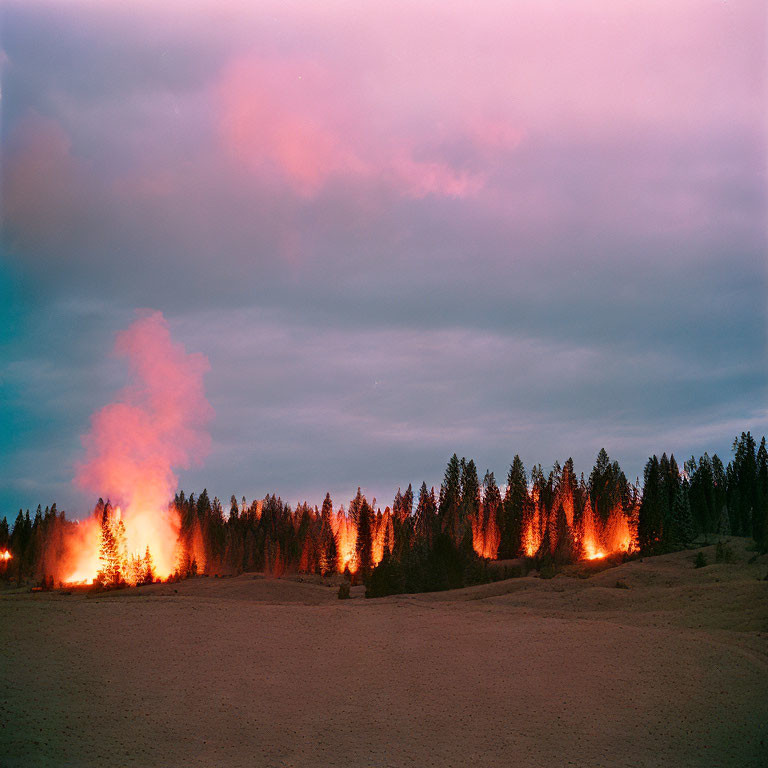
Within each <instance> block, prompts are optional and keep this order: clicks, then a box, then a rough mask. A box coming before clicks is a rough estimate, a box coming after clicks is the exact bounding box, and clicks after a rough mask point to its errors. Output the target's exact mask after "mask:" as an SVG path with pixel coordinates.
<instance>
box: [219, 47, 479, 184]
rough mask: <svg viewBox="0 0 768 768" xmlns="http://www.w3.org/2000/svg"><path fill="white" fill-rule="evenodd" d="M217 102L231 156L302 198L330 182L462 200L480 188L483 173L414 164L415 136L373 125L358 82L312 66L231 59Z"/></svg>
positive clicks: (440, 164) (303, 61)
mask: <svg viewBox="0 0 768 768" xmlns="http://www.w3.org/2000/svg"><path fill="white" fill-rule="evenodd" d="M218 96H219V104H220V120H219V130H220V136H221V139H222V142H223V144H224V147H225V149H226V151H227V152H228V153H229V154H230V156H231V157H232V158H234V159H235V160H236V161H237V162H240V163H242V164H243V165H244V166H245V167H247V168H248V169H249V170H251V171H252V172H254V173H259V174H264V175H270V174H273V173H277V174H279V175H280V176H281V177H282V178H283V179H284V180H285V181H287V182H288V184H290V186H292V187H293V188H294V189H295V190H296V191H297V192H299V193H300V194H302V195H305V196H313V195H314V194H316V193H317V192H318V191H319V190H320V189H321V188H322V187H323V186H324V185H326V184H327V183H329V182H331V181H332V180H334V179H344V180H345V181H353V182H354V181H363V180H373V181H383V182H385V183H387V184H390V185H392V186H393V187H394V188H395V189H396V190H397V191H398V192H399V193H401V194H403V195H405V196H407V197H416V198H420V197H425V196H427V195H437V196H445V197H466V196H468V195H473V194H476V193H477V192H478V191H479V190H480V189H481V188H482V186H483V183H484V177H483V175H482V174H479V173H475V172H472V171H469V170H466V169H462V168H460V167H456V166H455V165H453V164H451V163H450V162H448V161H445V160H441V159H430V160H419V159H416V157H415V153H416V150H417V148H418V143H419V137H414V136H409V135H407V134H406V133H404V132H402V131H399V132H398V130H397V128H396V126H394V125H392V121H391V119H390V124H389V125H387V124H386V123H384V122H383V121H376V120H374V119H373V118H372V116H371V114H370V112H369V111H368V110H367V108H366V103H365V102H366V95H365V93H364V88H363V86H362V83H361V82H360V81H359V80H358V81H355V80H351V81H350V80H348V79H347V78H345V77H344V76H343V75H342V73H341V72H339V71H336V70H333V69H332V68H330V67H327V66H325V65H322V64H320V63H318V62H316V61H313V60H308V59H302V58H287V57H286V58H276V59H270V60H265V59H259V58H253V57H247V58H238V59H236V60H234V61H232V62H231V63H230V64H229V65H228V66H227V67H226V69H225V70H224V72H223V73H222V76H221V79H220V82H219V86H218ZM390 118H391V116H390ZM421 140H422V141H423V139H421Z"/></svg>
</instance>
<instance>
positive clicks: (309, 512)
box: [0, 432, 768, 595]
mask: <svg viewBox="0 0 768 768" xmlns="http://www.w3.org/2000/svg"><path fill="white" fill-rule="evenodd" d="M640 485H642V489H641V488H640ZM173 506H174V507H175V509H176V511H177V512H178V517H179V523H180V530H179V535H178V543H177V551H178V566H177V574H176V576H177V577H178V578H184V577H189V576H194V575H198V574H203V575H208V576H228V575H236V574H239V573H242V572H245V571H257V572H264V573H267V574H270V575H274V576H280V575H282V574H284V573H287V572H293V573H314V574H323V575H329V574H332V573H337V572H341V571H345V570H346V571H348V572H349V574H350V576H351V577H354V578H356V579H361V580H363V581H365V582H366V584H367V585H368V590H369V592H370V593H371V594H373V595H376V594H387V593H392V592H398V591H409V592H411V591H414V592H415V591H422V590H437V589H447V588H452V587H457V586H462V585H466V584H471V583H475V582H477V581H482V580H484V579H486V578H488V569H487V564H488V561H489V560H510V559H514V558H520V557H527V558H532V559H535V560H536V561H537V562H538V563H541V562H545V561H546V562H552V563H555V564H557V563H568V562H573V561H575V560H579V559H581V558H584V557H595V556H603V555H605V554H610V553H613V552H617V551H632V550H634V551H639V552H640V553H645V554H658V553H663V552H668V551H673V550H675V549H680V548H684V547H686V546H689V545H690V544H691V543H692V542H693V541H694V540H695V539H697V538H698V537H701V536H703V537H705V538H706V539H710V538H712V537H717V536H723V535H737V536H747V537H752V538H754V539H755V540H756V541H757V543H758V545H759V546H760V548H761V549H762V550H764V551H768V452H767V451H766V444H765V438H763V439H762V440H761V441H760V444H759V446H758V445H757V443H756V441H755V439H754V438H753V437H752V435H751V434H750V433H749V432H745V433H742V434H741V436H740V437H739V438H737V439H735V440H734V443H733V458H732V459H731V460H730V461H729V463H728V465H727V466H725V465H724V464H723V462H722V461H721V459H720V458H719V457H718V456H717V455H713V456H712V457H710V456H709V455H708V454H706V453H705V454H704V455H703V456H702V457H700V458H699V459H698V460H697V459H696V458H694V457H691V458H690V459H688V460H687V461H685V462H684V464H683V465H682V467H681V466H680V465H679V464H678V462H677V461H676V459H675V457H674V456H673V455H670V456H667V454H666V453H664V454H662V456H661V457H660V458H659V457H657V456H652V457H651V458H649V459H648V462H647V463H646V465H645V469H644V473H643V480H642V484H640V483H634V484H633V483H631V482H629V481H628V480H627V478H626V477H625V475H624V473H623V472H622V470H621V468H620V466H619V464H618V462H616V461H611V460H610V458H609V456H608V454H607V453H606V452H605V450H601V451H600V452H599V454H598V456H597V460H596V462H595V465H594V467H593V469H592V471H591V472H590V474H589V476H588V477H586V478H585V477H584V475H583V474H582V475H579V476H577V474H576V472H575V470H574V465H573V461H572V459H568V460H567V461H566V462H565V463H564V464H563V465H562V466H561V465H560V464H559V463H555V465H554V467H553V468H552V469H551V470H550V471H548V472H545V471H544V470H543V468H542V467H541V466H540V465H535V466H534V467H532V469H531V471H530V472H527V471H526V468H525V466H524V465H523V462H522V460H521V459H520V457H519V456H515V457H514V459H513V461H512V463H511V465H510V467H509V470H508V473H507V476H506V482H505V483H504V485H503V487H499V484H498V483H497V481H496V478H495V476H494V474H493V472H486V473H485V474H484V476H483V478H482V481H481V480H480V477H479V475H478V472H477V468H476V466H475V463H474V461H472V460H471V459H469V460H467V459H463V458H462V459H459V458H458V456H457V455H455V454H454V455H453V456H452V457H451V459H450V460H449V462H448V465H447V467H446V470H445V474H444V477H443V481H442V483H441V485H440V488H439V489H438V490H437V491H436V490H435V488H429V487H428V486H427V485H426V483H422V484H421V487H420V488H419V490H418V492H417V493H415V494H414V492H413V489H412V487H411V486H410V485H409V486H408V487H407V489H406V490H405V491H404V492H403V491H402V490H400V489H398V491H397V493H396V495H395V497H394V500H393V502H392V505H391V506H386V507H385V509H384V510H383V511H382V510H381V509H380V508H379V507H378V506H377V504H376V500H375V499H374V500H373V501H372V502H369V501H368V500H367V499H366V497H365V496H364V495H363V494H362V493H361V491H360V489H358V492H357V494H356V496H355V497H354V498H353V499H352V500H351V501H350V502H349V504H348V506H347V508H346V509H344V508H343V507H339V508H335V507H334V503H333V501H332V499H331V497H330V495H328V494H327V495H326V497H325V499H324V501H323V503H322V505H321V507H320V508H319V509H318V508H317V507H316V506H310V505H309V504H307V503H306V502H305V503H301V504H298V505H297V506H296V507H295V508H292V507H291V506H290V505H289V504H286V503H285V502H283V501H282V499H281V498H280V497H277V496H275V495H271V496H267V497H265V498H264V499H262V500H258V501H254V502H252V503H250V504H247V503H246V500H245V498H242V499H240V500H239V501H238V499H237V498H236V497H235V496H234V495H233V496H232V497H231V499H230V502H229V507H228V509H226V510H225V508H224V506H223V504H222V503H221V502H220V501H219V499H217V498H214V499H210V498H209V496H208V493H207V491H206V490H203V491H202V493H200V494H199V495H198V496H195V495H194V494H190V495H189V496H187V495H186V494H185V493H184V492H183V491H182V492H179V493H178V494H177V495H176V497H175V499H174V500H173ZM94 516H95V517H96V518H98V522H99V524H100V525H101V528H102V535H101V550H100V552H99V559H100V563H101V568H100V571H99V574H98V578H99V581H100V582H101V583H102V584H104V585H107V586H109V585H117V584H119V583H122V582H125V581H127V582H128V583H131V584H141V583H147V582H150V581H153V580H154V578H155V576H154V566H153V563H152V553H151V552H150V551H149V550H148V549H147V550H146V551H145V552H143V553H135V554H132V555H126V553H125V547H124V543H123V538H124V535H125V532H124V529H123V528H122V523H121V522H120V521H119V520H118V521H115V520H114V519H113V517H112V513H111V507H110V504H109V502H104V501H102V500H99V503H98V504H97V506H96V509H95V512H94ZM77 529H78V523H76V522H73V521H71V520H68V519H67V518H66V516H65V513H64V512H59V511H58V509H57V507H56V505H55V504H53V505H52V506H50V507H46V508H45V510H43V509H41V507H40V506H38V508H37V511H36V512H35V514H34V515H33V516H31V515H30V513H29V510H27V511H26V513H23V512H22V511H21V510H19V513H18V515H17V517H16V520H15V522H14V524H13V526H12V527H10V528H9V525H8V522H7V520H6V518H0V553H2V552H3V551H4V550H8V551H9V552H10V555H11V557H10V559H7V560H2V559H0V577H1V578H3V579H5V580H14V581H17V582H19V583H21V582H25V581H33V582H38V583H41V584H49V583H50V582H51V581H52V580H53V579H56V580H59V579H61V578H62V574H61V568H60V564H61V563H62V562H63V561H64V560H65V559H66V556H67V549H68V547H70V546H71V543H72V541H73V540H74V539H75V538H76V532H77Z"/></svg>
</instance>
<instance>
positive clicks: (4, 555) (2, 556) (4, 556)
mask: <svg viewBox="0 0 768 768" xmlns="http://www.w3.org/2000/svg"><path fill="white" fill-rule="evenodd" d="M11 557H12V555H11V553H10V552H9V551H8V550H7V549H4V550H3V551H2V552H0V560H2V561H3V562H8V561H9V560H10V559H11Z"/></svg>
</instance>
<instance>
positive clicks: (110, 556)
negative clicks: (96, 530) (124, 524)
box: [97, 502, 122, 587]
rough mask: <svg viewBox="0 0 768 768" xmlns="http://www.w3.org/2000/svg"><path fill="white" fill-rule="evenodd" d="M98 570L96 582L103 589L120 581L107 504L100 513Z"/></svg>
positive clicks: (116, 550) (115, 546)
mask: <svg viewBox="0 0 768 768" xmlns="http://www.w3.org/2000/svg"><path fill="white" fill-rule="evenodd" d="M99 561H100V566H101V567H100V568H99V573H98V576H97V579H98V581H99V582H100V583H101V584H102V586H105V587H114V586H117V585H118V584H120V582H121V581H122V569H121V563H120V554H119V551H118V542H117V539H116V537H115V533H114V532H113V530H112V512H111V507H110V505H109V502H107V503H106V504H104V505H103V510H102V513H101V545H100V547H99Z"/></svg>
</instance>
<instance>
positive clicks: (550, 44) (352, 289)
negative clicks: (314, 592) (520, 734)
mask: <svg viewBox="0 0 768 768" xmlns="http://www.w3.org/2000/svg"><path fill="white" fill-rule="evenodd" d="M0 13H2V27H1V28H0V66H1V67H2V69H1V72H2V75H1V76H2V114H1V117H0V119H1V127H2V150H3V164H2V214H3V227H2V243H1V247H2V251H1V252H0V514H6V515H8V516H13V515H15V513H16V511H17V510H18V509H19V508H20V507H24V508H27V507H30V508H32V509H34V508H35V507H36V506H37V504H38V503H42V504H43V505H45V504H50V503H51V502H53V501H56V502H57V504H58V506H59V508H62V507H63V508H65V509H66V510H67V511H68V513H69V515H70V516H72V517H78V516H82V515H85V514H86V513H87V512H88V511H89V509H90V508H91V507H92V505H93V502H94V499H93V498H92V496H93V494H92V493H90V494H88V493H85V492H84V490H83V489H82V488H80V487H78V486H77V485H76V484H75V483H74V482H73V479H74V477H75V475H76V471H77V466H78V462H81V461H82V458H83V455H84V450H85V449H84V443H83V436H84V435H86V434H87V433H88V430H89V428H90V424H91V417H92V414H93V413H94V412H96V411H98V410H99V409H101V408H103V407H104V406H106V405H107V404H108V403H110V402H111V401H112V399H113V398H114V397H115V395H116V393H118V392H119V391H120V390H121V388H122V387H123V386H124V385H125V382H126V379H127V376H128V372H127V369H126V363H125V360H123V359H121V358H120V357H119V356H117V355H115V354H114V353H113V347H114V344H115V338H116V335H117V334H118V332H119V331H121V330H123V329H125V328H126V327H128V326H130V325H131V323H132V322H133V321H134V320H135V318H136V317H137V314H136V313H137V310H138V311H142V310H154V311H159V312H161V313H162V314H163V316H164V318H165V321H166V322H167V326H168V328H169V329H170V333H171V336H172V338H173V340H174V343H176V344H181V345H183V348H184V349H185V350H186V351H187V352H188V353H189V354H195V355H203V356H205V357H206V358H207V360H208V365H209V370H208V372H207V373H206V374H205V394H206V397H207V400H208V402H209V403H210V406H211V408H212V416H211V418H210V421H209V430H210V449H209V451H208V453H207V455H206V457H205V458H204V460H203V461H202V462H199V463H197V464H195V463H194V462H189V463H188V466H186V467H185V466H180V467H178V468H177V476H178V478H179V483H180V485H181V487H183V488H185V489H186V490H187V491H195V492H199V491H200V490H201V489H202V488H203V487H207V488H208V490H209V492H210V494H211V496H213V495H214V494H217V495H219V496H220V497H221V498H223V499H228V498H229V496H230V495H231V494H232V493H235V494H237V496H238V498H239V497H240V496H243V495H245V496H246V497H247V498H248V499H249V500H250V499H253V498H261V497H263V496H264V495H265V494H266V493H272V492H275V493H278V494H279V495H281V496H282V497H283V498H284V499H286V500H288V501H290V502H291V503H295V502H296V501H298V500H300V499H308V500H309V501H310V502H312V503H318V504H319V503H320V502H321V500H322V498H323V496H324V494H325V492H326V491H330V492H331V494H332V496H333V498H334V501H335V502H336V503H337V504H340V503H347V502H348V500H349V499H350V498H351V497H352V496H353V495H354V493H355V491H356V489H357V487H358V486H362V488H363V490H364V492H366V493H367V494H368V496H369V498H370V497H372V496H373V497H376V498H377V500H378V503H379V505H380V506H382V507H383V506H384V504H387V503H391V500H392V497H393V495H394V492H395V490H396V489H397V487H398V486H402V487H403V488H404V487H405V486H407V485H408V483H413V484H414V486H415V487H417V486H418V485H420V484H421V481H422V480H425V481H427V483H428V484H429V485H433V484H434V485H439V482H440V480H441V477H442V474H443V471H444V467H445V464H446V461H447V459H448V458H449V457H450V455H451V454H452V453H453V452H457V453H458V454H459V456H462V455H465V456H467V457H472V458H474V459H475V462H476V464H477V466H478V469H479V470H480V472H481V476H482V473H484V472H485V470H486V469H490V470H492V471H494V472H495V473H496V476H497V479H499V480H503V478H504V477H505V476H506V472H507V469H508V467H509V464H510V462H511V460H512V458H513V456H514V455H515V454H516V453H518V454H520V456H521V457H522V458H523V460H524V462H525V464H526V467H527V468H528V469H530V468H531V466H532V465H533V464H534V463H539V462H540V463H541V464H543V465H544V466H545V467H551V466H552V464H553V463H554V462H555V461H556V460H559V461H560V462H561V463H562V461H564V459H566V458H567V457H569V456H572V457H573V458H574V460H575V462H576V468H577V471H583V472H585V473H588V472H589V470H590V468H591V466H592V464H593V463H594V459H595V456H596V454H597V452H598V450H599V449H600V448H601V447H605V448H606V450H607V451H608V453H609V455H610V456H611V458H615V459H617V460H618V461H619V462H620V463H621V465H622V467H623V468H624V470H625V472H626V474H627V475H628V477H630V479H633V480H634V478H635V477H637V476H641V475H642V468H643V465H644V463H645V461H646V459H647V457H648V456H649V455H651V454H653V453H659V454H660V453H661V452H662V451H667V452H670V451H672V452H674V453H675V454H676V456H678V457H679V458H681V459H683V458H685V457H687V456H690V455H691V454H693V453H695V454H696V455H700V454H701V453H703V452H704V451H705V450H707V451H709V452H710V453H712V452H718V453H719V454H720V455H721V456H722V457H724V458H726V459H727V458H728V457H730V456H731V451H730V448H731V442H732V440H733V437H734V436H735V435H737V434H740V433H741V431H743V430H747V429H751V430H752V431H753V433H757V434H758V435H762V434H764V433H766V432H768V399H767V395H768V387H767V386H766V384H767V382H768V355H767V354H766V328H767V320H768V317H767V315H768V311H767V302H766V297H767V296H768V265H767V264H766V245H767V240H768V237H767V231H768V215H767V214H766V168H767V165H766V136H768V125H767V123H768V117H767V116H768V109H766V107H768V61H766V59H767V58H768V54H767V51H768V45H767V44H766V42H767V41H766V30H767V29H768V23H767V19H766V5H765V3H764V2H762V0H755V1H752V0H743V1H737V2H723V1H722V0H718V1H716V0H675V2H674V3H670V2H668V0H643V2H640V1H639V0H638V1H637V2H634V1H632V2H616V0H601V1H598V0H581V1H579V2H576V1H574V0H516V1H515V2H508V1H506V0H505V2H490V1H489V2H474V1H473V2H469V1H467V2H464V1H462V2H445V0H442V1H441V2H423V1H421V0H409V1H408V2H400V1H398V0H386V1H380V0H371V1H370V2H366V3H358V2H349V1H345V2H339V1H336V0H323V2H307V1H306V0H305V1H303V2H290V1H289V0H286V1H283V2H272V1H271V0H264V1H263V2H262V1H260V2H258V3H252V2H246V1H245V0H238V1H236V2H234V1H231V2H228V1H227V0H217V1H216V2H213V1H211V2H195V1H194V0H192V1H190V0H184V1H183V2H182V1H181V0H168V1H167V2H164V3H156V2H154V1H152V2H150V1H149V0H137V1H136V2H132V3H117V2H108V1H104V0H99V2H96V1H95V0H93V1H85V0H68V1H64V0H62V1H60V2H40V1H39V0H24V1H23V2H15V1H14V0H6V2H5V3H3V7H2V11H0ZM139 316H141V312H140V315H139ZM182 453H183V452H182Z"/></svg>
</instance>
